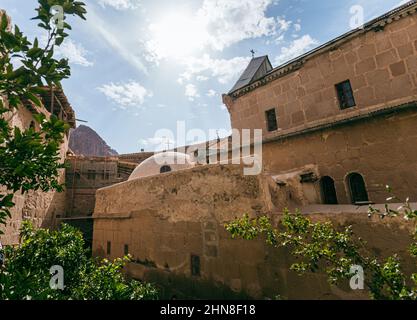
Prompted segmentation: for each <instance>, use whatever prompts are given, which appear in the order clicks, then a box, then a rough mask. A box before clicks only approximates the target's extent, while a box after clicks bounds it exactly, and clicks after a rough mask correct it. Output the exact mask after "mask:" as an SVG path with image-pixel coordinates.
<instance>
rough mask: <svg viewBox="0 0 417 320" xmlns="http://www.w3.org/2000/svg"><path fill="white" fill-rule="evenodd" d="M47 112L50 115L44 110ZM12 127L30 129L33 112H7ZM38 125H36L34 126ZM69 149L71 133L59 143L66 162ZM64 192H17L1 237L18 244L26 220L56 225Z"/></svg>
mask: <svg viewBox="0 0 417 320" xmlns="http://www.w3.org/2000/svg"><path fill="white" fill-rule="evenodd" d="M45 113H46V114H48V113H47V112H46V111H45ZM6 118H7V119H8V120H9V122H10V125H11V126H17V127H19V128H20V129H22V130H26V129H28V128H29V126H30V125H31V123H32V122H33V123H34V119H33V115H32V112H30V111H29V110H27V109H26V108H24V107H20V108H19V109H17V110H16V111H15V112H14V113H13V114H6ZM37 126H38V124H35V128H36V127H37ZM67 150H68V135H65V137H64V142H63V144H61V146H60V158H61V161H62V162H63V161H64V159H65V156H66V153H67ZM58 180H59V182H60V183H62V184H63V183H65V172H64V170H63V169H62V170H60V174H59V179H58ZM65 197H66V195H65V192H63V193H59V192H55V191H50V192H42V191H30V192H29V193H26V194H21V193H20V192H17V193H16V194H15V196H14V199H13V202H15V204H16V205H15V207H13V208H12V210H11V215H12V217H11V218H10V219H8V220H7V224H6V227H5V228H4V227H3V230H4V232H5V234H4V235H2V236H0V241H1V242H2V244H3V245H9V244H17V243H19V229H20V226H21V224H22V221H24V220H31V221H32V222H33V224H34V226H35V227H54V226H56V219H57V218H59V217H61V216H63V215H64V214H65V210H66V209H65Z"/></svg>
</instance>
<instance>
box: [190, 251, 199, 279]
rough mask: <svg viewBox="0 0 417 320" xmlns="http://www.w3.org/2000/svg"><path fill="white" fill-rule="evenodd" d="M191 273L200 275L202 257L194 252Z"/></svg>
mask: <svg viewBox="0 0 417 320" xmlns="http://www.w3.org/2000/svg"><path fill="white" fill-rule="evenodd" d="M191 275H192V276H196V277H199V276H200V257H199V256H196V255H193V254H192V255H191Z"/></svg>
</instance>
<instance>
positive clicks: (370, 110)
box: [0, 1, 417, 299]
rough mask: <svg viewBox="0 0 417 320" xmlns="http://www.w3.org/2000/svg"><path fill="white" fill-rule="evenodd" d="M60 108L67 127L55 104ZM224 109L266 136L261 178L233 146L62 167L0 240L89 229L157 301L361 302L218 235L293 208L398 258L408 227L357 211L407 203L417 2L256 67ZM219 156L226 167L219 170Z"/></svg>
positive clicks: (416, 84)
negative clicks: (280, 61) (61, 183)
mask: <svg viewBox="0 0 417 320" xmlns="http://www.w3.org/2000/svg"><path fill="white" fill-rule="evenodd" d="M57 99H58V100H59V101H61V102H62V110H63V111H66V112H67V113H69V114H70V117H68V119H69V120H68V121H71V122H72V121H73V119H74V115H73V113H72V109H71V108H70V106H69V104H68V102H67V101H66V99H65V96H64V95H63V93H61V95H60V97H57ZM223 102H224V103H225V105H226V106H227V109H228V111H229V113H230V119H231V124H232V128H234V129H237V130H238V131H242V130H243V129H251V130H255V129H262V132H263V135H262V172H261V173H260V174H258V175H245V174H244V167H245V164H233V163H234V162H233V161H231V159H232V158H233V155H234V153H233V150H231V148H230V146H231V144H232V140H233V138H232V137H230V138H227V139H224V140H220V139H219V140H217V141H211V142H207V143H205V144H203V145H199V146H188V147H186V148H184V150H181V152H180V150H169V151H166V152H163V153H159V154H150V153H137V154H131V155H121V156H116V157H112V158H91V157H90V158H88V157H77V156H72V155H71V156H67V157H66V161H67V162H68V164H69V168H68V169H67V171H66V172H65V175H64V174H63V179H64V178H65V179H66V185H67V189H66V192H65V193H64V194H63V195H55V194H52V195H50V196H49V198H48V197H44V198H41V199H40V198H38V195H35V196H34V197H35V198H32V199H35V200H30V199H29V200H25V199H22V202H21V203H22V204H21V205H19V207H18V208H16V210H15V212H14V215H13V219H11V221H10V224H9V225H8V226H6V235H5V238H2V239H0V240H1V241H3V243H5V240H7V241H8V244H13V243H16V241H18V231H17V230H18V227H19V225H20V222H21V220H23V219H37V220H36V221H39V223H38V225H39V226H51V227H54V226H56V225H57V224H58V223H59V222H62V221H65V222H71V221H73V222H74V221H76V222H77V223H78V224H79V225H81V226H84V227H85V226H87V228H90V237H91V241H92V249H93V254H94V255H96V256H101V257H106V258H110V259H113V258H117V257H122V256H124V255H126V254H130V255H131V256H132V258H133V261H132V262H131V263H130V264H129V265H128V266H127V270H126V272H127V273H128V274H129V276H131V277H133V278H137V279H143V280H146V281H150V282H154V283H156V284H158V285H159V286H160V288H161V292H162V295H163V298H173V297H176V298H218V299H221V298H234V297H244V298H274V297H276V296H277V295H280V296H281V297H283V298H288V299H295V298H298V299H300V298H301V299H308V298H316V299H317V298H339V299H341V298H344V299H346V298H362V297H367V294H366V292H359V293H358V292H354V291H352V290H350V289H349V287H348V284H346V286H344V287H335V286H330V285H329V284H328V282H327V277H326V275H324V274H309V275H307V276H305V277H299V276H298V275H297V274H295V273H294V272H291V271H290V270H289V266H290V265H291V263H292V262H294V261H293V260H292V257H291V255H290V254H289V253H288V252H287V251H285V250H282V249H275V248H271V247H268V246H267V245H266V244H265V243H264V241H262V240H256V241H243V240H234V239H232V238H231V236H230V234H229V233H228V232H227V231H226V230H225V228H224V225H225V223H227V222H230V221H232V220H234V219H235V218H237V217H241V216H242V215H243V214H245V213H246V214H249V215H251V216H252V217H255V216H259V215H268V216H270V217H272V218H273V219H274V221H278V220H279V219H280V217H281V215H282V211H283V209H284V208H289V209H290V210H295V209H299V210H301V212H302V213H304V214H308V215H309V216H310V217H311V218H312V219H313V220H317V221H332V222H334V223H335V224H336V225H339V226H346V225H353V228H354V231H355V234H357V235H359V236H361V237H362V238H363V239H364V240H366V241H367V242H368V244H369V246H370V247H371V250H373V251H374V252H375V253H377V254H379V255H381V256H385V255H389V254H392V253H394V252H399V250H403V249H402V248H406V247H407V244H408V243H409V242H410V240H411V238H410V232H411V227H412V226H408V225H407V223H406V222H405V221H403V220H400V219H393V220H390V222H389V223H387V222H386V221H381V220H379V219H377V218H372V219H370V218H368V216H367V209H368V205H369V204H375V206H377V207H378V206H383V204H384V203H385V201H386V198H387V196H388V195H387V193H386V188H385V186H386V185H390V186H391V187H392V189H393V190H394V191H395V193H396V195H397V196H398V197H399V198H401V199H405V198H407V197H410V199H411V200H412V201H414V202H417V149H416V146H417V3H416V2H415V1H411V2H409V3H407V4H405V5H403V6H401V7H399V8H397V9H395V10H393V11H390V12H388V13H386V14H384V15H383V16H381V17H379V18H376V19H374V20H373V21H371V22H369V23H367V24H366V25H365V26H364V27H363V28H361V29H356V30H353V31H351V32H348V33H347V34H344V35H342V36H340V37H338V38H337V39H334V40H332V41H330V42H328V43H326V44H324V45H322V46H320V47H318V48H317V49H315V50H312V51H310V52H308V53H306V54H304V55H302V56H300V57H298V58H295V59H294V60H291V61H289V62H287V63H285V64H284V65H281V66H279V67H276V68H274V67H273V66H272V65H271V63H270V61H269V58H268V57H267V56H264V57H256V58H253V59H252V61H251V62H250V63H249V65H248V67H247V69H246V70H245V71H244V73H243V74H242V76H241V77H240V79H239V80H238V81H237V83H236V84H235V86H234V87H233V88H232V89H231V90H230V92H229V93H227V94H224V95H223ZM45 107H46V109H47V107H48V101H46V99H45ZM22 112H23V111H22ZM22 117H24V115H23V116H22ZM29 120H30V119H27V121H26V120H25V121H26V122H28V121H29ZM29 122H30V121H29ZM22 125H29V124H27V123H25V124H24V123H23V122H22ZM216 147H218V148H219V151H215V153H209V154H208V153H207V152H206V151H207V150H213V148H216ZM62 148H63V151H66V150H68V146H67V141H66V142H65V145H63V146H62ZM225 148H227V149H225ZM220 149H221V150H220ZM224 153H227V154H229V155H230V156H229V161H226V162H225V161H220V156H219V154H220V155H221V154H224ZM64 154H65V152H63V157H64ZM213 157H214V158H215V160H214V161H213ZM201 159H203V160H205V161H203V162H204V163H202V161H201ZM179 160H181V161H179ZM45 199H47V201H46V200H45ZM48 199H49V200H48ZM25 201H26V202H25ZM51 202H52V203H53V205H50V204H51ZM39 203H40V204H42V206H41V207H42V208H44V209H45V210H44V211H45V212H48V214H45V213H44V212H43V213H40V212H38V211H36V210H37V209H35V208H39V206H38V205H37V204H39ZM413 205H416V204H415V203H413ZM91 234H92V235H91ZM7 241H6V242H7ZM399 253H400V255H402V254H404V255H405V251H404V252H402V251H400V252H399ZM406 265H409V266H410V268H411V267H412V266H413V265H412V264H406ZM414 267H415V266H414Z"/></svg>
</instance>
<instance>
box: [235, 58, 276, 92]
mask: <svg viewBox="0 0 417 320" xmlns="http://www.w3.org/2000/svg"><path fill="white" fill-rule="evenodd" d="M271 70H272V65H271V62H270V61H269V58H268V56H262V57H256V58H253V59H252V60H251V61H250V62H249V65H248V66H247V68H246V70H245V71H244V72H243V74H242V75H241V76H240V78H239V80H238V81H237V82H236V84H235V85H234V86H233V88H232V90H230V93H231V92H233V91H236V90H239V89H241V88H243V87H244V86H247V85H248V84H251V83H252V82H254V81H256V80H258V79H260V78H262V77H263V76H264V75H266V74H267V73H268V72H270V71H271Z"/></svg>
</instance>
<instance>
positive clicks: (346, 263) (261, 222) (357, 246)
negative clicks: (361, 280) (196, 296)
mask: <svg viewBox="0 0 417 320" xmlns="http://www.w3.org/2000/svg"><path fill="white" fill-rule="evenodd" d="M387 189H388V190H389V191H390V188H389V187H387ZM397 199H398V198H396V197H390V198H388V199H387V200H388V201H393V200H397ZM374 214H378V215H379V216H380V217H381V218H384V217H393V216H399V215H402V216H404V218H405V219H407V220H409V221H414V222H415V221H417V211H415V210H413V209H412V208H411V205H410V202H409V199H407V201H406V202H405V203H404V205H402V206H401V207H399V208H398V209H397V210H392V209H390V208H389V206H388V204H387V205H386V206H385V211H384V212H381V211H380V210H378V209H375V208H373V207H370V208H369V215H370V216H372V215H374ZM226 229H227V230H228V231H229V232H230V233H231V234H232V236H233V237H234V238H236V237H239V238H242V239H246V240H253V239H255V238H258V237H259V236H265V238H266V242H267V243H268V244H269V245H272V246H274V247H287V248H289V249H290V251H291V253H292V255H293V256H295V257H296V258H298V259H300V260H301V262H298V263H294V264H292V265H291V270H293V271H296V272H297V273H299V274H300V275H302V274H304V273H306V272H317V271H319V270H321V269H324V270H325V272H326V273H327V275H328V278H329V281H330V282H331V283H333V284H335V283H338V282H339V281H341V280H347V279H350V278H352V277H353V276H354V275H355V274H353V273H351V267H352V266H355V265H359V266H362V268H363V270H364V273H365V275H366V276H365V285H366V287H367V288H368V289H369V292H370V295H371V297H372V298H373V299H378V300H379V299H382V300H387V299H390V300H391V299H392V300H397V299H413V300H417V274H411V275H410V276H408V277H407V276H406V275H405V274H404V273H403V271H402V268H401V262H400V259H399V257H398V256H397V255H394V256H392V257H388V258H387V259H384V260H382V261H380V259H378V258H377V257H375V256H373V255H372V253H371V252H370V251H369V250H367V248H366V244H365V243H364V241H362V239H360V238H358V237H356V236H355V235H354V233H353V230H352V227H351V226H348V227H346V228H345V229H344V230H337V228H336V227H335V226H333V224H332V223H331V222H324V223H323V222H317V223H313V222H312V221H311V220H310V219H308V218H307V217H306V216H304V215H302V214H301V213H300V212H298V211H297V212H296V213H290V212H288V210H285V212H284V215H283V218H282V220H281V221H280V225H279V226H278V228H274V226H273V225H272V222H271V220H270V218H268V217H259V218H255V219H250V218H249V216H248V215H244V216H243V217H242V218H240V219H237V220H235V221H233V222H231V223H230V224H227V225H226ZM414 238H415V239H416V240H417V230H416V231H415V233H414ZM409 251H410V253H411V255H412V256H413V257H416V256H417V255H416V254H417V243H413V244H412V245H411V246H410V250H409ZM409 283H413V285H412V286H410V285H409Z"/></svg>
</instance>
